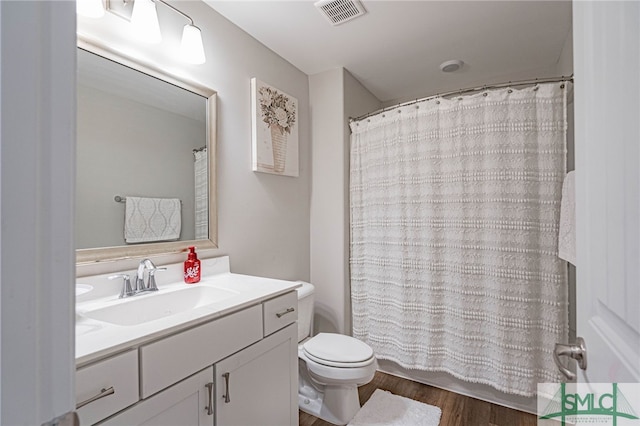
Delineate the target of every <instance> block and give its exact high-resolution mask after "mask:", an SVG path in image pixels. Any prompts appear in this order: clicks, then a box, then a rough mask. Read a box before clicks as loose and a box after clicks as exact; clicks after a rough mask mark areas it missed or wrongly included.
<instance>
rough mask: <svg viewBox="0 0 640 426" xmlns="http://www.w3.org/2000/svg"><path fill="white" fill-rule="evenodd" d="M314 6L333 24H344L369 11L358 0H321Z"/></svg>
mask: <svg viewBox="0 0 640 426" xmlns="http://www.w3.org/2000/svg"><path fill="white" fill-rule="evenodd" d="M314 6H315V7H317V8H318V9H319V10H320V13H322V15H323V16H324V17H325V18H327V19H328V20H329V22H331V24H333V25H340V24H344V23H345V22H347V21H350V20H352V19H355V18H357V17H358V16H362V15H364V14H365V13H367V11H366V10H365V9H364V6H363V5H362V3H360V2H359V1H358V0H320V1H317V2H315V3H314Z"/></svg>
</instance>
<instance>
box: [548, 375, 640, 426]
mask: <svg viewBox="0 0 640 426" xmlns="http://www.w3.org/2000/svg"><path fill="white" fill-rule="evenodd" d="M587 385H588V384H585V386H587ZM574 386H575V385H574ZM579 416H582V419H584V420H586V419H585V417H593V416H608V417H611V420H612V424H613V425H614V426H616V425H617V424H618V418H625V419H631V420H637V419H638V416H637V414H636V412H635V411H634V410H633V407H632V406H631V404H630V403H629V401H627V399H626V398H625V396H624V395H623V394H622V392H620V390H619V389H618V384H617V383H613V384H611V391H610V392H609V390H608V389H607V390H606V391H605V392H603V393H595V392H593V391H591V392H584V393H579V392H575V393H571V392H568V391H567V384H566V383H560V388H559V389H558V391H557V392H556V393H555V395H554V396H553V398H552V399H551V401H549V403H548V404H547V406H546V407H545V408H544V410H542V414H541V415H540V417H539V419H541V420H546V419H553V418H557V419H558V420H561V421H562V426H565V425H566V422H567V419H569V421H570V422H574V421H577V420H578V418H579Z"/></svg>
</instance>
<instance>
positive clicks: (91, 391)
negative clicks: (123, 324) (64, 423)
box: [76, 350, 138, 425]
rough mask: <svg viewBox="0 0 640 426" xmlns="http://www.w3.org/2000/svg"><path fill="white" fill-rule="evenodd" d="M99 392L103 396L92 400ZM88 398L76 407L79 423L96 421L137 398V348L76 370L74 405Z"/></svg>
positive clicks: (87, 423) (85, 423) (134, 401)
mask: <svg viewBox="0 0 640 426" xmlns="http://www.w3.org/2000/svg"><path fill="white" fill-rule="evenodd" d="M112 389H113V393H111V392H110V391H111V390H112ZM100 395H104V396H102V397H100V398H96V399H94V397H97V396H100ZM91 399H94V400H93V402H89V403H88V404H86V405H84V406H83V407H80V408H78V409H77V413H78V416H79V417H80V424H82V425H90V424H93V423H96V422H98V421H100V420H102V419H104V418H106V417H108V416H110V415H112V414H113V413H116V412H118V411H120V410H122V409H123V408H126V407H128V406H129V405H131V404H134V403H136V402H137V401H138V351H137V350H131V351H129V352H125V353H123V354H121V355H116V356H114V357H111V358H108V359H105V360H104V361H99V362H97V363H95V364H91V365H88V366H86V367H82V368H80V369H78V370H77V371H76V405H80V404H82V403H83V402H86V401H88V400H91Z"/></svg>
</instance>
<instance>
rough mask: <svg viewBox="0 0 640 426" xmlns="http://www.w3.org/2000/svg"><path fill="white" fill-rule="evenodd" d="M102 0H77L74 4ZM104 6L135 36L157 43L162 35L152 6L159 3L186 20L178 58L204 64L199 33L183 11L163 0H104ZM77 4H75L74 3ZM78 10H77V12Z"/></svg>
mask: <svg viewBox="0 0 640 426" xmlns="http://www.w3.org/2000/svg"><path fill="white" fill-rule="evenodd" d="M94 1H97V2H99V3H100V4H101V5H102V0H77V2H78V3H82V2H94ZM105 1H106V9H107V10H108V11H109V12H111V13H113V14H114V15H117V16H119V17H121V18H124V19H126V20H128V21H130V22H131V25H132V26H133V27H134V31H135V34H136V37H137V38H138V39H139V40H141V41H144V42H147V43H160V42H161V41H162V34H161V32H160V24H159V21H158V11H157V10H156V5H157V4H158V3H161V4H163V5H165V6H167V7H168V8H169V9H171V10H173V11H174V12H176V13H178V14H179V15H181V16H182V17H184V18H185V19H187V20H188V21H189V23H188V24H186V25H185V26H184V29H183V30H182V42H181V43H180V52H179V57H180V59H181V60H183V61H184V62H188V63H190V64H196V65H199V64H204V63H205V62H206V58H205V54H204V45H203V43H202V33H201V31H200V28H198V27H196V26H195V25H194V23H193V19H191V17H189V15H187V14H186V13H184V12H182V11H180V10H178V9H176V8H175V7H173V6H171V5H170V4H169V3H167V2H166V1H164V0H105ZM78 7H79V6H78ZM78 13H79V12H78Z"/></svg>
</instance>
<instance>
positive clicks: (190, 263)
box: [184, 246, 200, 284]
mask: <svg viewBox="0 0 640 426" xmlns="http://www.w3.org/2000/svg"><path fill="white" fill-rule="evenodd" d="M199 281H200V260H198V255H197V254H196V248H195V247H193V246H191V247H189V255H188V256H187V260H185V262H184V282H185V283H187V284H195V283H197V282H199Z"/></svg>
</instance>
